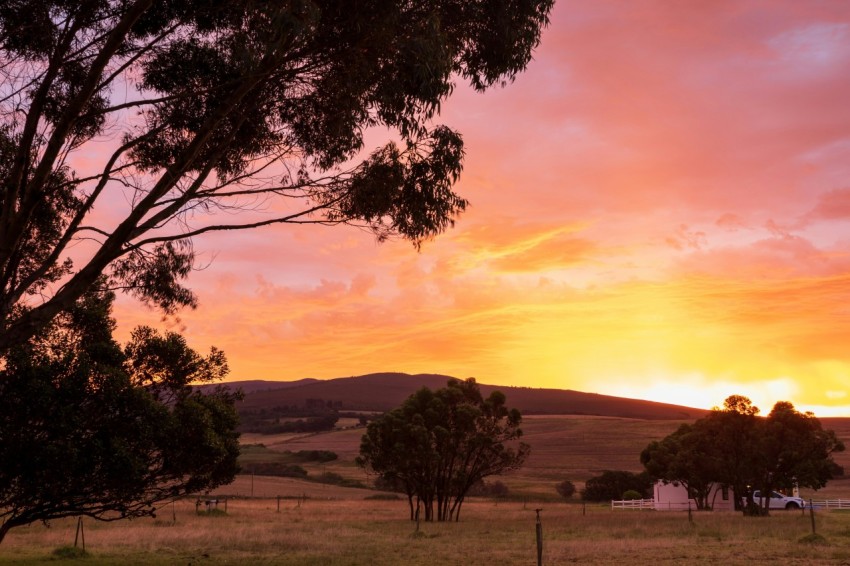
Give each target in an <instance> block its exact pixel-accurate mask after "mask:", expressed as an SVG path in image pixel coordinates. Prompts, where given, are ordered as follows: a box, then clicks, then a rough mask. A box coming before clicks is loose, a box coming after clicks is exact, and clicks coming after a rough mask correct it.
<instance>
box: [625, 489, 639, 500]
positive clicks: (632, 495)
mask: <svg viewBox="0 0 850 566" xmlns="http://www.w3.org/2000/svg"><path fill="white" fill-rule="evenodd" d="M637 499H643V495H642V494H641V493H640V492H639V491H635V490H634V489H628V490H626V491H625V492H623V500H625V501H635V500H637Z"/></svg>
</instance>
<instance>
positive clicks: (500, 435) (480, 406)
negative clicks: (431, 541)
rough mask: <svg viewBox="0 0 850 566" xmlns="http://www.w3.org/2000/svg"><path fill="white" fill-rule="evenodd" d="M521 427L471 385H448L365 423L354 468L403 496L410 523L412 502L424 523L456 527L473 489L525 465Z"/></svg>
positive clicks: (495, 398)
mask: <svg viewBox="0 0 850 566" xmlns="http://www.w3.org/2000/svg"><path fill="white" fill-rule="evenodd" d="M521 420H522V418H521V416H520V413H519V411H517V410H516V409H508V408H507V407H506V406H505V396H504V395H503V394H502V393H500V392H498V391H494V392H493V393H491V394H490V396H489V397H488V398H487V399H484V398H483V397H482V395H481V391H480V390H479V388H478V384H477V383H476V382H475V380H474V379H471V378H470V379H467V380H466V381H460V380H451V381H449V382H448V385H447V387H444V388H442V389H438V390H437V391H432V390H430V389H428V388H427V387H426V388H422V389H420V390H419V391H417V392H416V393H414V394H413V395H411V396H410V397H409V398H408V399H407V400H406V401H405V402H404V403H403V404H402V405H401V406H400V407H398V408H396V409H394V410H392V411H390V412H388V413H386V414H385V415H383V416H382V417H381V418H379V419H376V420H374V421H372V422H371V423H369V426H368V427H367V428H366V434H364V435H363V439H362V441H361V444H360V456H359V457H358V459H357V461H358V464H360V465H361V466H363V467H365V468H367V469H368V470H370V471H372V472H374V473H376V474H378V476H379V477H380V478H382V483H384V484H387V485H395V486H398V487H400V488H401V490H402V491H403V492H404V493H405V494H407V497H408V503H409V504H410V518H411V519H414V518H415V510H414V498H415V500H416V503H417V505H418V504H419V503H420V502H421V504H422V506H423V508H424V512H425V520H426V521H433V520H437V521H450V520H452V519H454V520H458V519H459V518H460V510H461V506H462V505H463V501H464V498H465V497H466V495H467V494H468V493H469V490H470V489H471V488H472V487H473V486H475V485H476V484H478V483H480V482H482V481H483V480H484V478H486V477H489V476H492V475H497V474H501V473H503V472H505V471H508V470H512V469H515V468H518V467H519V466H521V465H522V463H523V462H524V461H525V458H526V457H527V456H528V453H529V446H528V445H527V444H525V443H522V442H516V441H518V440H519V438H520V437H521V436H522V430H521V429H520V428H519V425H520V422H521Z"/></svg>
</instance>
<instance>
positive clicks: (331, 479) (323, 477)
mask: <svg viewBox="0 0 850 566" xmlns="http://www.w3.org/2000/svg"><path fill="white" fill-rule="evenodd" d="M313 481H315V482H319V483H327V484H331V485H338V486H340V487H366V486H365V485H363V482H361V481H358V480H352V479H348V478H344V477H342V476H341V475H339V474H338V473H336V472H323V473H321V474H319V475H318V476H316V477H315V478H313Z"/></svg>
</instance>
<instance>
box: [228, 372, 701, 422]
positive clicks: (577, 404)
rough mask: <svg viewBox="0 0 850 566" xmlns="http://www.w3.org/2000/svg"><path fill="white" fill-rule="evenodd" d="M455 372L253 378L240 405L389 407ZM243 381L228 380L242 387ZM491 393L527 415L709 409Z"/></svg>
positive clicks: (667, 413)
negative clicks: (329, 403) (293, 379)
mask: <svg viewBox="0 0 850 566" xmlns="http://www.w3.org/2000/svg"><path fill="white" fill-rule="evenodd" d="M449 379H451V377H449V376H446V375H438V374H417V375H409V374H406V373H372V374H368V375H361V376H356V377H341V378H337V379H329V380H322V381H319V380H301V381H298V382H274V381H251V382H247V383H249V384H250V386H249V387H242V389H243V391H244V392H245V399H244V400H243V401H242V402H241V403H240V407H239V408H240V410H249V411H256V410H260V409H264V408H265V409H268V408H271V407H275V406H282V405H288V406H293V405H295V406H304V405H305V404H306V403H307V399H322V400H324V401H326V402H327V401H332V402H334V403H341V408H342V410H347V411H388V410H390V409H393V408H395V407H397V406H398V405H399V404H401V403H402V401H404V399H406V398H407V397H408V396H409V395H410V394H411V393H413V392H414V391H416V390H418V389H420V388H422V387H428V388H430V389H438V388H440V387H444V386H445V385H446V382H447V381H448V380H449ZM242 383H246V382H232V383H229V384H228V385H230V386H231V387H241V386H242V385H241V384H242ZM480 386H481V391H482V393H483V394H484V395H485V396H487V395H489V394H490V392H491V391H494V390H498V391H501V392H502V393H504V394H505V396H506V397H507V404H508V406H509V407H512V408H514V407H515V408H517V409H519V410H520V411H521V412H522V413H523V414H525V415H533V414H537V415H593V416H605V417H621V418H632V419H650V420H688V419H698V418H700V417H701V416H703V415H704V414H705V413H706V411H705V410H704V409H695V408H692V407H682V406H679V405H670V404H666V403H656V402H654V401H643V400H638V399H626V398H622V397H613V396H609V395H598V394H595V393H582V392H580V391H572V390H564V389H537V388H530V387H506V386H496V385H486V384H483V383H482V384H480Z"/></svg>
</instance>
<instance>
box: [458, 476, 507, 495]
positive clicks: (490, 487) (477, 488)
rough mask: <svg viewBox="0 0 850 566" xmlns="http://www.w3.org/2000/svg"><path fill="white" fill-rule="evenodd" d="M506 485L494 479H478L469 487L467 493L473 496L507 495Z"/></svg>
mask: <svg viewBox="0 0 850 566" xmlns="http://www.w3.org/2000/svg"><path fill="white" fill-rule="evenodd" d="M508 491H509V490H508V486H506V485H505V484H503V483H502V482H500V481H498V480H496V481H494V482H489V483H488V482H485V481H483V480H482V481H479V482H477V483H476V484H474V485H473V486H472V487H470V488H469V491H467V492H466V494H467V495H471V496H473V497H507V495H508Z"/></svg>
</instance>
